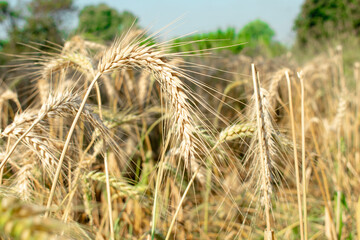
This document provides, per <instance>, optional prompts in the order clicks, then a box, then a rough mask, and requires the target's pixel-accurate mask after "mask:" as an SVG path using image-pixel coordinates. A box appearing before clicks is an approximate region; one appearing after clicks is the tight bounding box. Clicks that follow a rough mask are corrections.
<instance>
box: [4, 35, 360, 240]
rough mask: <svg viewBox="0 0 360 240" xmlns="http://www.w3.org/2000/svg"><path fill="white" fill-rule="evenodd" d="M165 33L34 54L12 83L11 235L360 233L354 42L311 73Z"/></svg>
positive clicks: (359, 71)
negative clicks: (188, 48) (165, 37)
mask: <svg viewBox="0 0 360 240" xmlns="http://www.w3.org/2000/svg"><path fill="white" fill-rule="evenodd" d="M156 37H157V35H156V34H154V35H151V36H148V37H146V36H145V34H144V32H139V31H135V30H134V31H129V32H128V33H127V34H125V35H124V36H123V37H121V38H119V39H118V40H116V41H115V42H114V43H113V44H112V45H111V46H110V47H107V46H105V45H101V44H98V43H93V42H90V41H86V40H84V39H82V38H81V37H79V36H76V37H73V38H71V39H70V40H69V41H67V42H66V43H65V44H64V46H57V45H54V44H51V43H49V45H48V46H47V47H48V48H50V49H52V51H51V52H46V51H43V50H41V49H43V47H44V46H42V45H36V44H34V45H33V46H31V47H32V48H33V49H34V52H33V53H28V54H27V55H25V56H19V60H18V61H19V62H18V63H15V64H13V66H12V68H11V71H10V73H11V74H10V73H9V74H8V75H9V76H15V77H12V78H10V77H6V76H5V77H4V78H6V79H4V81H3V83H2V88H1V95H0V111H1V116H0V127H1V129H2V130H1V132H0V137H1V141H2V142H1V152H2V153H1V163H0V164H1V165H0V169H1V172H0V183H1V185H2V186H1V188H0V189H1V193H0V236H1V237H2V238H4V239H166V240H167V239H259V238H263V239H266V240H268V239H276V238H278V239H300V238H301V239H302V240H303V239H323V238H324V237H327V238H328V239H340V238H344V236H345V237H349V236H350V237H355V236H356V232H359V231H360V200H359V203H358V198H359V195H358V194H359V192H360V191H359V187H358V186H359V181H360V152H359V146H360V142H359V126H360V115H359V113H360V112H359V107H360V99H359V93H360V91H359V89H360V87H359V85H360V84H359V81H360V64H355V65H354V71H353V72H354V75H353V76H350V75H346V74H345V71H344V68H343V60H342V51H341V48H340V47H338V48H336V49H335V50H334V51H331V52H330V53H329V54H328V55H327V56H326V57H321V56H320V57H319V58H318V59H315V60H314V61H312V62H309V63H307V64H306V65H305V66H302V68H301V69H300V68H297V67H296V65H295V64H293V63H291V61H289V59H285V63H281V62H279V63H277V62H275V63H269V62H266V61H264V60H261V59H260V60H254V61H255V64H251V62H252V61H253V60H249V59H248V58H246V57H243V56H240V57H237V56H235V57H234V56H232V57H229V58H226V59H225V58H224V59H222V60H219V59H216V58H210V59H209V58H208V57H207V53H208V52H206V51H205V52H204V51H202V52H197V53H196V52H195V53H187V52H185V53H171V52H170V53H169V51H168V50H169V49H171V47H173V43H172V42H171V41H168V42H160V43H158V42H156V41H154V39H156ZM178 44H192V43H191V42H186V43H178ZM188 55H191V57H190V58H189V57H188ZM181 57H182V58H181ZM189 59H190V60H191V59H194V61H189ZM221 61H223V62H221ZM279 61H280V60H279ZM219 64H220V66H219ZM96 65H97V67H95V66H96ZM284 65H285V66H286V67H287V68H283V67H284ZM228 66H230V67H228ZM279 66H281V67H279ZM300 70H301V71H300ZM16 73H20V74H16ZM348 78H351V79H352V80H354V81H352V82H351V81H350V80H349V81H347V79H348ZM24 83H26V84H24ZM353 83H355V84H353ZM351 84H352V85H351ZM24 86H25V87H24ZM349 89H352V90H349ZM23 108H25V110H23ZM298 155H299V156H298ZM355 212H357V215H356V216H357V217H356V216H355V214H354V213H355ZM356 223H357V224H356ZM356 229H357V231H356Z"/></svg>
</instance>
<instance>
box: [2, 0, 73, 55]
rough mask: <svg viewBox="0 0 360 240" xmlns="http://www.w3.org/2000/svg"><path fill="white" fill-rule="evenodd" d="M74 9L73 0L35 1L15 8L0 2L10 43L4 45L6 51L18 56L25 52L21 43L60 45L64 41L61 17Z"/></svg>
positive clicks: (4, 42) (6, 42)
mask: <svg viewBox="0 0 360 240" xmlns="http://www.w3.org/2000/svg"><path fill="white" fill-rule="evenodd" d="M73 9H74V8H73V1H72V0H63V1H51V0H32V1H30V2H29V3H27V4H22V5H18V6H15V7H10V6H9V4H8V2H6V1H2V2H0V20H1V23H2V24H3V25H5V26H6V31H7V40H6V41H2V43H3V46H2V48H3V51H4V52H7V53H19V52H22V51H24V50H26V47H25V46H23V45H19V44H18V43H31V42H37V43H39V44H44V45H46V44H48V42H52V43H56V44H61V42H62V40H63V38H64V34H63V32H62V31H61V23H62V19H63V18H62V16H64V14H66V13H68V12H70V11H72V10H73ZM40 48H42V47H40Z"/></svg>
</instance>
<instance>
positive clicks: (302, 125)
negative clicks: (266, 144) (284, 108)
mask: <svg viewBox="0 0 360 240" xmlns="http://www.w3.org/2000/svg"><path fill="white" fill-rule="evenodd" d="M298 77H299V80H300V87H301V164H302V182H303V211H304V238H305V240H307V235H308V233H307V232H308V230H307V202H306V162H305V89H304V79H303V75H302V72H299V73H298Z"/></svg>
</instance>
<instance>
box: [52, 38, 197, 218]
mask: <svg viewBox="0 0 360 240" xmlns="http://www.w3.org/2000/svg"><path fill="white" fill-rule="evenodd" d="M164 57H165V54H163V53H162V52H160V51H157V50H156V49H155V48H154V47H153V46H150V45H147V44H143V45H141V44H140V43H138V42H135V43H130V44H129V45H127V46H122V43H121V41H119V40H118V41H115V43H114V44H113V46H112V47H111V48H110V49H109V50H107V51H106V52H105V54H104V56H103V58H102V59H101V61H100V62H99V65H98V72H97V74H96V76H95V77H94V79H93V80H92V82H91V83H90V85H89V87H88V89H87V92H86V93H85V96H84V98H83V101H82V103H81V106H80V107H79V109H78V112H77V114H76V116H75V118H74V120H73V123H72V125H71V127H70V130H69V132H68V136H67V139H66V141H65V144H64V148H63V151H62V153H61V156H60V159H59V164H58V169H57V171H56V173H55V178H54V181H53V185H52V188H51V192H50V196H49V199H48V204H47V207H48V209H49V208H50V206H51V203H52V199H53V195H54V191H55V187H56V184H57V183H56V182H57V180H58V178H59V174H60V169H61V165H62V163H63V160H64V158H65V154H66V151H67V148H68V146H69V143H70V138H71V136H72V134H73V132H74V129H75V126H76V124H77V122H78V120H79V118H80V115H81V112H82V111H83V108H84V106H85V103H86V100H87V99H88V97H89V95H90V91H91V90H92V88H93V87H94V85H95V83H96V82H97V81H98V79H99V78H100V76H101V75H103V74H105V73H109V72H111V71H113V70H115V69H119V68H126V67H131V68H145V69H147V70H149V71H151V72H153V73H154V75H155V76H156V78H157V79H158V81H159V83H160V85H161V87H162V89H163V90H164V92H165V93H166V94H167V96H168V97H169V99H170V103H171V105H172V107H173V108H174V110H175V111H174V112H175V114H174V121H175V126H176V133H177V134H178V135H179V136H180V139H181V143H180V149H181V150H182V152H183V156H184V157H185V165H186V166H187V167H188V169H192V168H191V167H190V164H191V161H193V160H194V159H195V154H196V151H195V149H196V147H195V145H196V143H195V141H194V139H195V137H194V134H193V133H194V132H195V131H194V129H195V128H194V127H193V125H192V117H191V114H190V112H189V110H188V109H190V106H189V105H188V103H187V100H188V97H187V94H186V91H185V88H184V86H183V83H182V82H181V80H180V79H179V77H178V76H179V75H181V74H180V73H179V72H177V71H175V70H174V69H173V67H172V65H170V64H167V63H166V62H165V60H164ZM46 216H48V212H47V213H46Z"/></svg>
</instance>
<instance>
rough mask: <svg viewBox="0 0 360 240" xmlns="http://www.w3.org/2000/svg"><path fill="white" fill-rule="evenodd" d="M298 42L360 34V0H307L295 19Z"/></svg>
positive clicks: (303, 44)
mask: <svg viewBox="0 0 360 240" xmlns="http://www.w3.org/2000/svg"><path fill="white" fill-rule="evenodd" d="M294 30H296V33H297V37H296V40H297V43H298V44H299V45H300V46H305V45H307V44H308V43H313V42H322V41H324V40H329V39H333V38H337V39H338V38H342V37H344V36H348V35H355V36H359V34H360V2H359V0H306V1H305V3H304V4H303V6H302V8H301V12H300V14H299V15H298V17H297V18H296V20H295V23H294Z"/></svg>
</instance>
